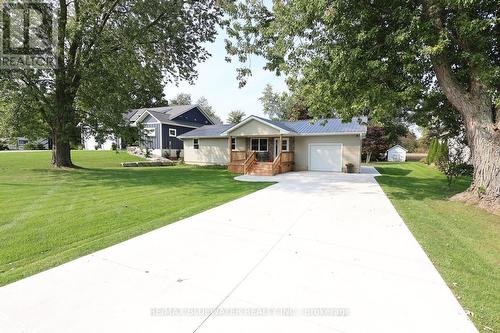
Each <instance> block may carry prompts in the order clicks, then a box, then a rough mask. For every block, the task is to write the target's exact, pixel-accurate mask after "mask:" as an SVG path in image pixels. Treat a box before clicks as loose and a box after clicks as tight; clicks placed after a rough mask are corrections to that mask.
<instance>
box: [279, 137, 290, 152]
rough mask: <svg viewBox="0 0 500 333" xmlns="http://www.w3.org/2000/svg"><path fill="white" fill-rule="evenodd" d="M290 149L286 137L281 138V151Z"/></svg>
mask: <svg viewBox="0 0 500 333" xmlns="http://www.w3.org/2000/svg"><path fill="white" fill-rule="evenodd" d="M289 149H290V143H289V140H288V139H283V141H282V142H281V151H288V150H289Z"/></svg>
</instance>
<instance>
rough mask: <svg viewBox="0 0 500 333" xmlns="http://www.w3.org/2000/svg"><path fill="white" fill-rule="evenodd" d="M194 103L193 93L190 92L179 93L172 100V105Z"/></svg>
mask: <svg viewBox="0 0 500 333" xmlns="http://www.w3.org/2000/svg"><path fill="white" fill-rule="evenodd" d="M191 103H193V100H192V97H191V94H189V93H182V92H181V93H178V94H177V95H176V96H175V97H174V98H173V99H172V100H170V104H172V105H190V104H191Z"/></svg>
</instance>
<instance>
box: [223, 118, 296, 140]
mask: <svg viewBox="0 0 500 333" xmlns="http://www.w3.org/2000/svg"><path fill="white" fill-rule="evenodd" d="M251 120H256V121H258V122H260V123H262V124H264V125H267V126H269V127H272V128H274V129H277V130H279V131H280V133H281V134H288V133H290V132H289V131H287V130H285V129H283V128H281V127H279V126H276V125H274V124H271V123H268V122H267V121H265V120H262V119H260V118H258V117H256V116H250V117H248V118H246V119H245V120H242V121H241V122H239V123H238V124H236V125H234V126H232V127H229V128H228V129H227V130H225V131H224V132H222V133H221V134H220V135H221V136H227V135H228V133H229V132H232V131H233V130H235V129H237V128H240V127H241V126H243V125H245V124H246V123H248V122H250V121H251Z"/></svg>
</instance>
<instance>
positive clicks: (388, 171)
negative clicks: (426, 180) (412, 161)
mask: <svg viewBox="0 0 500 333" xmlns="http://www.w3.org/2000/svg"><path fill="white" fill-rule="evenodd" d="M382 171H383V174H384V175H388V176H406V175H408V174H409V173H411V171H412V170H410V169H403V168H391V167H383V169H382Z"/></svg>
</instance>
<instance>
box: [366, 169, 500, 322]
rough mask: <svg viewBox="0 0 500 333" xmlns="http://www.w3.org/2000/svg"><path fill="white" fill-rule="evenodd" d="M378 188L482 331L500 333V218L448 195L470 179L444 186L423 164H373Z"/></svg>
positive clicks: (444, 183)
mask: <svg viewBox="0 0 500 333" xmlns="http://www.w3.org/2000/svg"><path fill="white" fill-rule="evenodd" d="M375 167H376V168H377V170H378V171H379V172H380V173H381V174H382V176H380V177H377V181H378V182H379V183H380V185H381V186H382V188H383V190H384V192H385V193H386V194H387V196H388V197H389V199H390V200H391V201H392V203H393V205H394V206H395V207H396V209H397V211H398V212H399V214H400V215H401V217H402V218H403V219H404V221H405V222H406V224H407V225H408V227H409V228H410V230H411V232H412V233H413V235H414V236H415V238H416V239H417V240H418V241H419V243H420V244H421V246H422V247H423V248H424V250H425V252H426V253H427V255H428V256H429V257H430V259H431V260H432V262H433V263H434V265H435V266H436V268H437V269H438V271H439V272H440V274H441V276H442V277H443V278H444V280H445V281H446V283H447V284H448V286H449V287H450V289H451V290H452V291H453V293H454V294H455V296H456V297H457V299H458V300H459V302H460V303H461V304H462V306H463V307H464V309H466V310H468V311H470V312H472V313H471V315H470V316H469V317H470V318H471V319H472V321H473V322H474V324H475V325H476V327H477V328H478V329H479V330H480V331H481V332H500V241H499V240H500V218H499V217H498V216H495V215H492V214H489V213H487V212H485V211H483V210H481V209H479V208H476V207H473V206H468V205H465V204H463V203H461V202H452V201H448V200H447V199H448V198H449V197H450V196H452V195H453V194H456V193H459V192H462V191H464V190H465V189H466V188H467V187H468V186H469V184H470V181H471V180H470V178H468V177H462V178H459V179H458V180H457V181H456V183H454V184H453V185H452V187H451V188H448V186H447V183H446V178H445V177H444V176H443V175H442V174H441V173H440V172H439V171H437V170H436V169H434V168H432V167H429V166H427V165H425V164H422V163H416V162H415V163H378V164H375Z"/></svg>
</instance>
